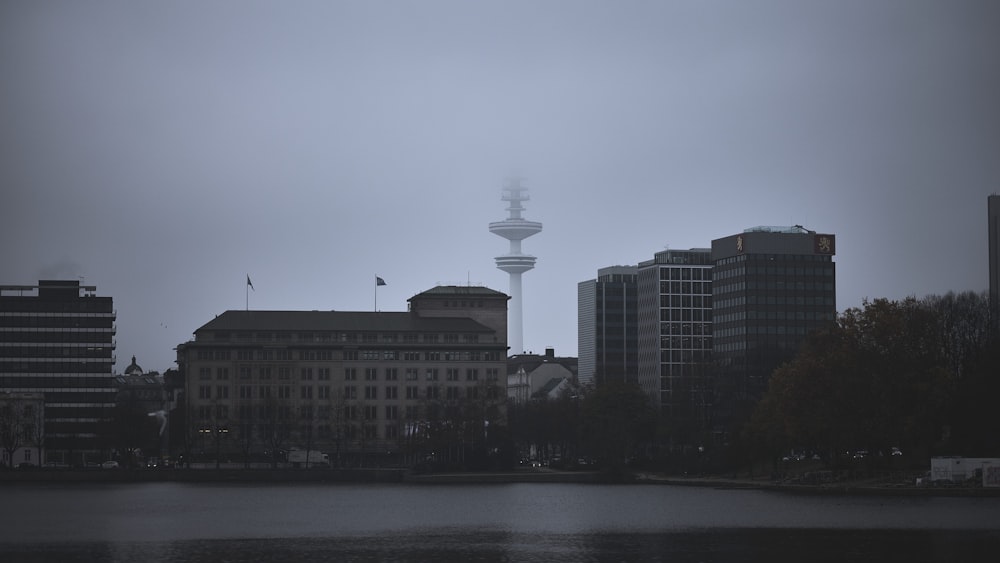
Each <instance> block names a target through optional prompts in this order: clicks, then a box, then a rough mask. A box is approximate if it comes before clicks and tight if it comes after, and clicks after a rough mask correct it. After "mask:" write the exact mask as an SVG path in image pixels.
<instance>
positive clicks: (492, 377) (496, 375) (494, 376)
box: [486, 368, 500, 381]
mask: <svg viewBox="0 0 1000 563" xmlns="http://www.w3.org/2000/svg"><path fill="white" fill-rule="evenodd" d="M498 379H500V370H499V369H497V368H486V381H497V380H498Z"/></svg>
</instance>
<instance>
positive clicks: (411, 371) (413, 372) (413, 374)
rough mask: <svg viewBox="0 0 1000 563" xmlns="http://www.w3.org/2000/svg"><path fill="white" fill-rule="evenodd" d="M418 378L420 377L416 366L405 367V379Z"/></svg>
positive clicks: (413, 379) (414, 379)
mask: <svg viewBox="0 0 1000 563" xmlns="http://www.w3.org/2000/svg"><path fill="white" fill-rule="evenodd" d="M419 378H420V372H419V371H418V370H417V368H406V380H407V381H416V380H417V379H419Z"/></svg>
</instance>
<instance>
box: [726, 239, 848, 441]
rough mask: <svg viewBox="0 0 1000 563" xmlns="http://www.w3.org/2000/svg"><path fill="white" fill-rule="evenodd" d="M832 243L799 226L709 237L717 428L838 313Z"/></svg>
mask: <svg viewBox="0 0 1000 563" xmlns="http://www.w3.org/2000/svg"><path fill="white" fill-rule="evenodd" d="M835 254H836V240H835V236H834V235H832V234H820V233H816V232H814V231H810V230H807V229H805V228H803V227H801V226H794V227H756V228H752V229H747V230H745V231H744V232H742V233H738V234H735V235H731V236H727V237H724V238H720V239H716V240H713V241H712V261H713V262H714V264H715V267H714V270H713V277H712V282H713V283H712V305H713V313H712V320H713V323H714V327H713V346H712V356H713V361H714V364H715V367H716V370H717V371H716V376H715V377H716V384H715V395H716V397H715V403H716V408H715V409H714V411H715V413H716V417H715V422H716V424H717V425H718V426H719V429H718V431H719V432H725V430H724V427H725V426H727V425H728V422H729V421H733V420H741V419H742V418H744V417H745V416H748V414H749V413H748V410H749V408H751V407H752V405H753V404H754V403H755V402H756V400H757V399H759V398H760V396H761V395H762V394H763V393H764V391H765V390H766V389H767V381H768V378H769V376H770V374H771V372H772V371H774V369H775V368H776V367H778V366H779V365H780V364H781V363H783V362H785V361H787V360H789V359H791V358H792V357H793V356H794V355H795V353H796V352H797V350H798V347H799V345H800V344H801V343H802V341H803V340H805V338H806V336H807V335H808V334H809V333H810V332H812V331H814V330H818V329H822V328H826V327H829V326H831V325H832V324H833V323H834V322H835V321H836V316H837V301H836V297H837V291H836V290H837V284H836V279H837V278H836V264H835V263H834V261H833V257H834V255H835Z"/></svg>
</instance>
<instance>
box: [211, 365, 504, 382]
mask: <svg viewBox="0 0 1000 563" xmlns="http://www.w3.org/2000/svg"><path fill="white" fill-rule="evenodd" d="M362 369H363V374H364V380H365V381H378V380H379V369H378V368H373V367H372V368H362ZM358 371H359V368H355V367H348V368H344V372H343V373H344V381H357V380H358ZM399 371H400V368H384V369H383V370H382V376H383V378H384V379H385V381H398V380H399ZM442 371H443V373H444V378H445V380H447V381H459V380H460V379H461V377H460V375H461V370H460V369H459V368H445V369H444V370H442V369H441V368H430V367H429V368H423V374H424V377H423V378H424V379H425V380H427V381H438V380H439V379H440V375H441V374H442ZM255 373H256V375H257V379H258V380H264V381H267V380H270V379H273V378H275V376H276V378H277V379H278V380H290V379H292V369H291V368H288V367H281V366H279V367H274V366H240V367H239V368H238V378H239V379H240V380H248V379H254V374H255ZM420 373H421V368H415V367H412V368H404V370H403V374H404V378H405V379H406V380H407V381H415V380H417V379H420ZM482 373H483V375H484V376H485V378H486V380H487V381H496V380H497V379H498V378H499V377H500V368H485V369H483V370H482ZM213 374H214V379H216V380H218V381H227V380H229V368H228V367H215V368H214V370H213V368H212V367H210V366H201V367H199V368H198V379H199V380H200V381H208V380H211V379H213ZM479 374H480V368H465V380H466V381H478V380H479ZM314 377H315V379H316V380H317V381H329V380H330V368H328V367H315V368H314V367H303V368H299V370H298V380H299V381H312V380H313V378H314Z"/></svg>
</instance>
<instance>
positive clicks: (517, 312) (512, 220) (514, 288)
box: [490, 178, 542, 354]
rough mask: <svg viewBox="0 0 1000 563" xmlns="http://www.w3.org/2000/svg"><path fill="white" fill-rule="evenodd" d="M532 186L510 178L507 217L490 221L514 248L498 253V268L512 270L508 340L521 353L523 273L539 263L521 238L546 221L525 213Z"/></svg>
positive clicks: (513, 351)
mask: <svg viewBox="0 0 1000 563" xmlns="http://www.w3.org/2000/svg"><path fill="white" fill-rule="evenodd" d="M527 191H528V188H526V187H524V186H522V185H521V180H520V179H517V178H515V179H512V180H508V181H507V182H506V183H505V184H504V187H503V195H502V196H501V197H500V199H501V200H503V201H506V202H508V203H509V206H508V207H507V213H508V215H507V218H506V219H504V220H503V221H497V222H495V223H490V232H491V233H493V234H495V235H497V236H501V237H503V238H505V239H507V240H509V241H510V250H509V251H508V252H507V254H504V255H503V256H497V257H496V262H497V268H499V269H500V270H501V271H504V272H507V273H508V274H510V309H509V319H508V322H507V326H508V329H507V331H508V333H509V334H508V335H507V341H508V342H509V343H510V353H511V354H520V353H522V352H523V351H524V343H523V333H522V328H523V324H522V309H521V303H522V300H521V274H523V273H524V272H527V271H528V270H530V269H532V268H534V267H535V257H534V256H531V255H528V254H524V253H522V252H521V241H522V240H524V239H526V238H528V237H530V236H531V235H534V234H537V233H540V232H542V224H541V223H538V222H536V221H527V220H525V219H524V218H523V217H522V216H521V213H522V212H523V211H524V206H523V205H522V203H524V202H525V201H528V199H529V198H528V194H527Z"/></svg>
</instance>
